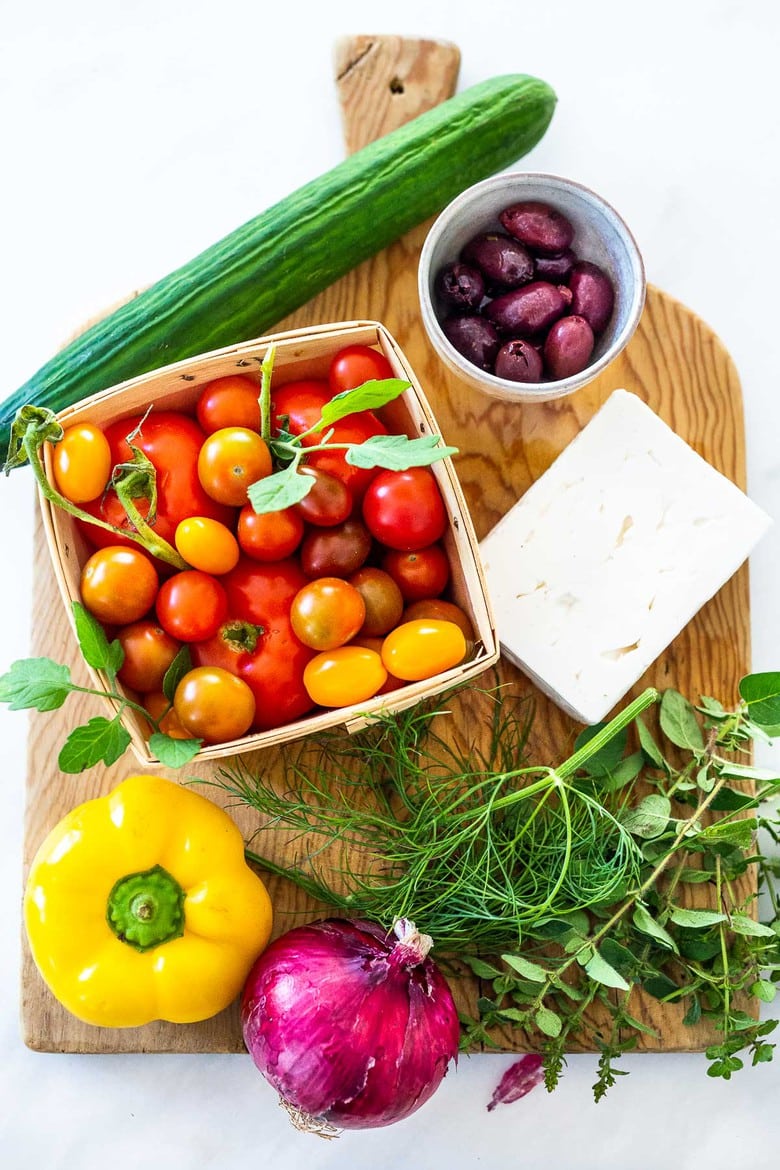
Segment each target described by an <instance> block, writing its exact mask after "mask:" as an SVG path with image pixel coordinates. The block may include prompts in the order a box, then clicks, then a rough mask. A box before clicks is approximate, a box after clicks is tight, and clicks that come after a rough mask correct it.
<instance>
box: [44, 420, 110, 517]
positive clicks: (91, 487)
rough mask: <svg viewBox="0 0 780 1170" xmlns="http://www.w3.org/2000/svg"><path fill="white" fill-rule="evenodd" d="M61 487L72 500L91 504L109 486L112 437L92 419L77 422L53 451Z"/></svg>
mask: <svg viewBox="0 0 780 1170" xmlns="http://www.w3.org/2000/svg"><path fill="white" fill-rule="evenodd" d="M52 468H53V470H54V482H55V483H56V485H57V490H58V491H59V492H60V493H61V495H63V496H64V497H65V499H66V500H70V502H71V503H72V504H87V503H89V502H90V501H91V500H96V499H97V498H98V496H99V495H101V494H102V492H103V491H104V490H105V487H106V484H107V483H108V481H109V478H110V476H111V448H110V446H109V445H108V439H107V438H106V436H105V435H104V434H103V432H102V431H101V430H100V429H99V428H98V427H93V426H92V424H91V423H74V425H73V426H72V427H66V429H65V433H64V434H63V436H62V438H61V439H60V441H59V443H57V444H56V445H55V446H54V449H53V451H52Z"/></svg>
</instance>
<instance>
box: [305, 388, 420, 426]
mask: <svg viewBox="0 0 780 1170" xmlns="http://www.w3.org/2000/svg"><path fill="white" fill-rule="evenodd" d="M410 387H411V382H405V381H403V379H402V378H382V379H377V378H372V379H371V381H370V382H364V383H363V385H362V386H355V388H354V389H353V390H342V392H341V393H340V394H336V395H334V397H333V398H331V400H330V402H326V403H325V405H324V406H323V408H322V416H321V418H320V421H319V422H318V423H317V427H316V429H317V430H318V431H321V430H324V429H325V427H329V426H331V425H332V424H333V423H335V422H338V421H339V419H342V418H346V417H347V415H349V414H355V412H356V411H359V410H379V408H380V407H382V406H386V405H387V403H388V402H392V401H393V400H394V399H396V398H400V397H401V395H402V394H403V393H404V392H405V391H406V390H409V389H410Z"/></svg>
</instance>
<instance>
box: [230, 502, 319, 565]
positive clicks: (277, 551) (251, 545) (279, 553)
mask: <svg viewBox="0 0 780 1170" xmlns="http://www.w3.org/2000/svg"><path fill="white" fill-rule="evenodd" d="M304 528H305V525H304V523H303V519H302V517H301V516H300V514H299V512H298V511H297V509H296V508H294V507H293V508H282V509H281V510H280V511H278V512H256V511H255V510H254V508H253V507H252V505H251V504H245V505H244V507H243V508H242V509H241V511H240V513H239V516H238V531H237V535H238V543H239V544H240V546H241V548H242V549H243V551H244V552H245V553H246V555H247V556H248V557H251V558H252V560H253V561H263V562H266V563H267V562H269V561H282V560H284V558H285V557H289V556H290V555H291V554H292V553H294V552H295V550H296V548H297V547H298V545H299V544H300V543H301V540H302V538H303V530H304Z"/></svg>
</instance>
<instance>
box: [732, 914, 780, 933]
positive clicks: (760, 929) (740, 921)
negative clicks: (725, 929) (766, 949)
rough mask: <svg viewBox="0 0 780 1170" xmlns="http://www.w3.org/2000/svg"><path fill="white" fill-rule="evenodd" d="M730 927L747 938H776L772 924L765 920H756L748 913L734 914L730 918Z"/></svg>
mask: <svg viewBox="0 0 780 1170" xmlns="http://www.w3.org/2000/svg"><path fill="white" fill-rule="evenodd" d="M729 928H730V929H731V930H733V932H734V934H741V935H743V936H745V937H746V938H774V937H775V932H774V931H773V930H772V927H771V926H765V925H764V923H763V922H756V920H755V918H751V917H750V916H749V915H748V914H732V915H731V918H730V919H729Z"/></svg>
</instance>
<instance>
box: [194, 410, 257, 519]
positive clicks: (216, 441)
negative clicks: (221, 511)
mask: <svg viewBox="0 0 780 1170" xmlns="http://www.w3.org/2000/svg"><path fill="white" fill-rule="evenodd" d="M272 471H273V466H272V463H271V452H270V451H269V450H268V447H267V445H266V443H265V441H264V440H263V439H261V437H260V435H258V434H257V432H256V431H250V430H249V429H248V428H247V427H223V428H222V430H221V431H215V432H214V434H213V435H209V436H208V438H207V439H206V440H205V442H204V443H203V446H202V447H201V449H200V454H199V455H198V478H199V479H200V482H201V486H202V488H203V490H204V491H205V492H206V494H207V495H209V496H211V498H212V500H218V501H219V503H220V504H234V505H236V506H237V507H241V506H242V505H244V504H245V503H246V502H247V500H248V499H249V496H248V495H247V492H248V490H249V487H250V486H251V485H252V484H253V483H256V482H257V480H258V479H265V477H266V476H267V475H270V474H271V472H272Z"/></svg>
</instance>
